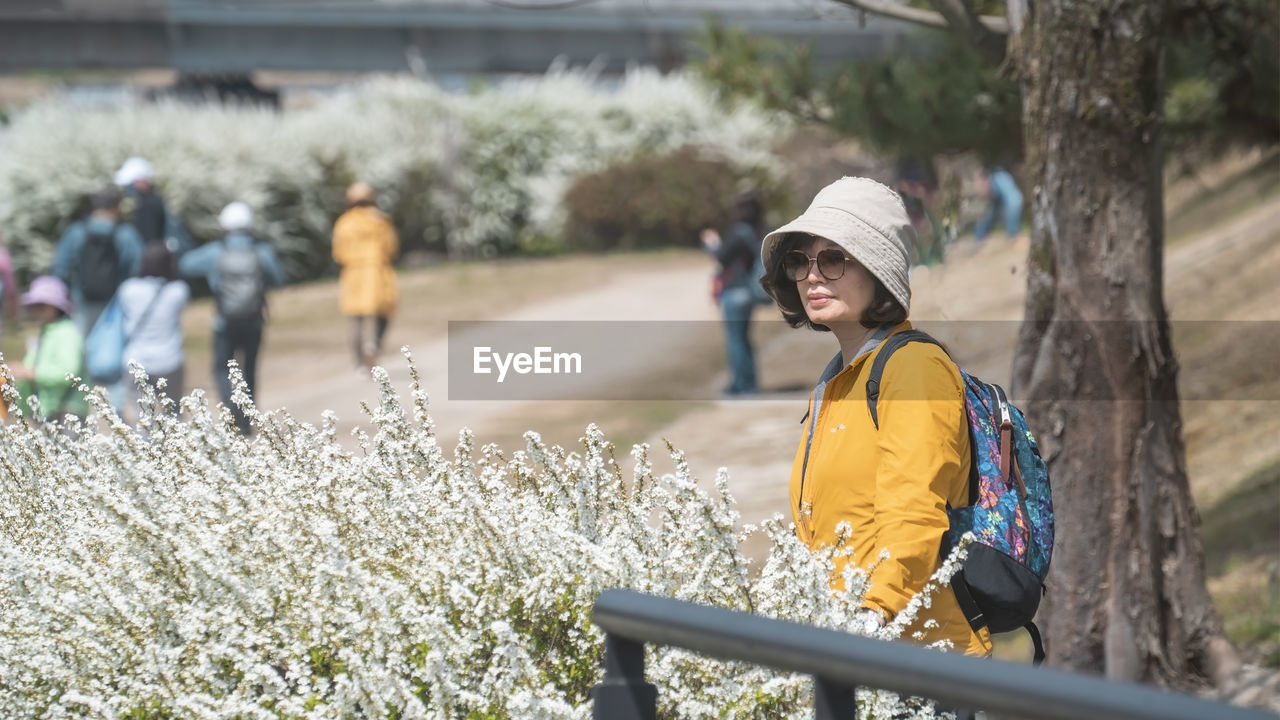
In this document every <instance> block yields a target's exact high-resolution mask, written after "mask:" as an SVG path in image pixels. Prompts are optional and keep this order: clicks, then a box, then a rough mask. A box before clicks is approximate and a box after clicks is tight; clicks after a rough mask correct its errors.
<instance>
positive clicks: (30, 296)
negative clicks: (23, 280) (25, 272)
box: [22, 275, 71, 315]
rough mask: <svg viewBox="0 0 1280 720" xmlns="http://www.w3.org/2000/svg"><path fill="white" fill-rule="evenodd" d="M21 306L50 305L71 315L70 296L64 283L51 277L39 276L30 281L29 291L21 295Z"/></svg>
mask: <svg viewBox="0 0 1280 720" xmlns="http://www.w3.org/2000/svg"><path fill="white" fill-rule="evenodd" d="M22 304H23V305H50V306H52V307H56V308H58V309H59V310H61V311H62V312H64V313H67V314H68V315H69V314H71V295H70V294H69V293H68V292H67V285H66V283H64V282H62V281H61V280H59V279H58V278H56V277H54V276H52V275H41V276H40V277H38V278H36V279H35V280H32V281H31V289H30V290H28V291H27V292H25V293H24V294H23V295H22Z"/></svg>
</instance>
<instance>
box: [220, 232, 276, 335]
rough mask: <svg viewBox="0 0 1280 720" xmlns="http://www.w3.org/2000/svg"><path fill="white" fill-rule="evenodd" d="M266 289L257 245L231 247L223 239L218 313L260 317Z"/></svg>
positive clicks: (243, 317)
mask: <svg viewBox="0 0 1280 720" xmlns="http://www.w3.org/2000/svg"><path fill="white" fill-rule="evenodd" d="M266 290H267V288H266V279H265V278H264V277H263V273H262V260H261V259H260V258H259V257H258V250H257V248H256V247H253V246H250V247H247V248H231V247H228V246H227V245H226V244H225V243H224V244H223V247H222V252H221V253H220V254H219V255H218V291H217V302H218V313H219V314H220V315H222V317H224V318H227V319H228V320H251V319H258V318H261V317H262V310H263V308H264V307H265V306H266Z"/></svg>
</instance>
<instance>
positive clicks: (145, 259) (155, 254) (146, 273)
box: [138, 243, 178, 280]
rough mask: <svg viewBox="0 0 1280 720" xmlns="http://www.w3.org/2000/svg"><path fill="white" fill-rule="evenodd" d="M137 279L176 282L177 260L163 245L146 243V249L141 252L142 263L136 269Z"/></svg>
mask: <svg viewBox="0 0 1280 720" xmlns="http://www.w3.org/2000/svg"><path fill="white" fill-rule="evenodd" d="M138 277H158V278H164V279H165V280H177V279H178V263H177V258H175V257H174V255H173V253H171V252H169V249H168V248H166V247H165V246H164V245H163V244H161V243H148V244H147V247H146V249H145V250H143V251H142V263H141V264H140V265H139V267H138Z"/></svg>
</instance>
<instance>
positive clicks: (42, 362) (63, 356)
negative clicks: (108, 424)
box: [9, 275, 88, 420]
mask: <svg viewBox="0 0 1280 720" xmlns="http://www.w3.org/2000/svg"><path fill="white" fill-rule="evenodd" d="M22 306H23V307H24V308H26V309H27V311H28V312H29V313H30V314H31V318H32V320H34V321H35V323H36V326H37V328H38V332H39V334H38V335H36V336H35V337H33V338H32V339H31V341H29V342H28V343H27V354H26V356H25V357H24V358H23V360H22V362H20V363H13V364H12V365H10V366H9V370H10V372H12V373H13V379H14V380H15V381H16V382H17V389H18V393H19V394H20V395H21V396H22V403H23V412H25V413H26V414H27V416H28V417H34V413H33V412H32V408H31V407H30V406H29V405H27V398H28V397H30V396H32V395H35V397H36V398H37V399H38V400H39V401H40V412H41V413H42V414H43V415H44V417H46V418H48V419H50V420H62V419H65V418H66V417H67V416H68V415H76V416H79V417H84V416H85V415H86V414H87V412H88V404H87V403H86V402H85V399H84V394H83V393H81V392H80V390H79V389H78V387H77V383H76V382H75V381H74V380H69V379H68V375H70V376H73V377H80V376H82V375H84V341H83V338H82V337H81V335H80V331H79V330H78V329H76V325H75V323H74V322H72V321H71V319H70V317H69V316H70V314H71V310H72V307H73V306H72V301H71V294H70V292H69V291H68V290H67V286H66V283H64V282H62V281H61V280H59V279H58V278H56V277H53V276H50V275H42V276H40V277H38V278H36V279H35V280H33V281H31V287H30V289H29V290H27V292H26V293H25V294H23V296H22Z"/></svg>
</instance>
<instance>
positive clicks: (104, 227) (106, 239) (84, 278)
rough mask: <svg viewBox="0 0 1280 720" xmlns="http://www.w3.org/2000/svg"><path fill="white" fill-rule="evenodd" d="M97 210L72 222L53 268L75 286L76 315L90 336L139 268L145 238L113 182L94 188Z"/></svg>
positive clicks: (75, 319) (82, 331)
mask: <svg viewBox="0 0 1280 720" xmlns="http://www.w3.org/2000/svg"><path fill="white" fill-rule="evenodd" d="M90 202H91V205H92V211H91V212H90V213H89V216H88V217H87V218H85V219H84V220H80V221H76V222H73V223H71V225H70V226H68V227H67V229H66V231H65V232H64V233H63V234H62V238H61V239H60V240H59V241H58V247H57V250H55V252H54V256H53V269H52V271H51V273H50V274H52V275H53V276H54V277H56V278H58V279H59V280H61V281H62V282H64V283H66V285H67V287H69V288H70V290H71V303H72V308H73V311H72V314H71V319H72V321H73V322H74V323H75V324H76V328H77V329H78V330H79V331H80V337H82V338H83V337H86V336H88V334H89V330H91V329H92V328H93V324H94V323H96V322H97V321H98V316H99V315H101V314H102V311H103V309H105V308H106V307H107V303H108V302H110V301H111V296H112V295H115V293H116V288H118V287H120V283H122V282H124V281H125V280H127V279H129V278H131V277H133V276H134V275H137V274H138V266H139V264H140V263H141V262H142V238H141V237H140V236H139V235H138V231H137V230H136V229H134V227H133V226H132V225H130V224H128V223H123V222H121V221H120V193H119V191H117V190H116V189H115V188H113V187H109V188H105V189H102V190H99V191H98V192H96V193H94V194H93V196H92V197H91V198H90Z"/></svg>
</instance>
